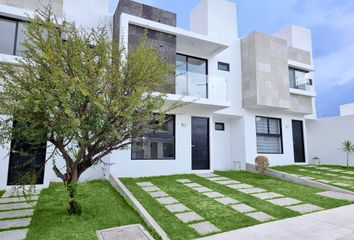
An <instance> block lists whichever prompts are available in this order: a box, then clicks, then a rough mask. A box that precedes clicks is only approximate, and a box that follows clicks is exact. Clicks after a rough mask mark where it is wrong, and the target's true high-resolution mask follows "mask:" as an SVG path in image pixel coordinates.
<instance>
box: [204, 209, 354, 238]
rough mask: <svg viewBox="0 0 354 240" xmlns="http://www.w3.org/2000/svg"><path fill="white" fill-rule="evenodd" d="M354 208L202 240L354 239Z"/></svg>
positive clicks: (287, 220)
mask: <svg viewBox="0 0 354 240" xmlns="http://www.w3.org/2000/svg"><path fill="white" fill-rule="evenodd" d="M353 212H354V205H348V206H344V207H339V208H334V209H330V210H325V211H322V212H316V213H310V214H307V215H303V216H299V217H294V218H288V219H284V220H279V221H274V222H269V223H264V224H260V225H256V226H252V227H247V228H243V229H239V230H234V231H230V232H225V233H220V234H216V235H213V236H210V237H205V238H200V239H203V240H235V239H242V240H255V239H257V240H270V239H271V240H284V239H286V240H309V239H311V240H340V239H343V240H344V239H348V240H349V239H354V214H353Z"/></svg>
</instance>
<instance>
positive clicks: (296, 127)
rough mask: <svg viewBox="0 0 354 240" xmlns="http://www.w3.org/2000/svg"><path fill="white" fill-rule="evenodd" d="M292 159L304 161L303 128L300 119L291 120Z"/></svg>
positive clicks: (297, 161)
mask: <svg viewBox="0 0 354 240" xmlns="http://www.w3.org/2000/svg"><path fill="white" fill-rule="evenodd" d="M292 127H293V145H294V159H295V162H296V163H303V162H305V147H304V129H303V125H302V121H298V120H292Z"/></svg>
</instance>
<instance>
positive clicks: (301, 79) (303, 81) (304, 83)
mask: <svg viewBox="0 0 354 240" xmlns="http://www.w3.org/2000/svg"><path fill="white" fill-rule="evenodd" d="M308 73H309V72H307V71H304V70H301V69H297V68H293V67H289V86H290V88H294V89H300V90H308V86H312V79H309V78H308Z"/></svg>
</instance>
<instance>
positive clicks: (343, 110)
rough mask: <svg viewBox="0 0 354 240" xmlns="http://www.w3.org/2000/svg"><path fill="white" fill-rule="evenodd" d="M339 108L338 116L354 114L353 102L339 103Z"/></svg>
mask: <svg viewBox="0 0 354 240" xmlns="http://www.w3.org/2000/svg"><path fill="white" fill-rule="evenodd" d="M339 110H340V116H349V115H354V103H348V104H343V105H340V106H339Z"/></svg>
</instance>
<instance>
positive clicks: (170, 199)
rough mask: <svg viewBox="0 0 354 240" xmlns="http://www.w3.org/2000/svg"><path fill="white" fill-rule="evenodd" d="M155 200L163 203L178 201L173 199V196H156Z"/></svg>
mask: <svg viewBox="0 0 354 240" xmlns="http://www.w3.org/2000/svg"><path fill="white" fill-rule="evenodd" d="M156 200H157V201H158V202H159V203H161V204H163V205H168V204H173V203H178V201H177V200H176V199H174V198H173V197H163V198H157V199H156Z"/></svg>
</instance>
